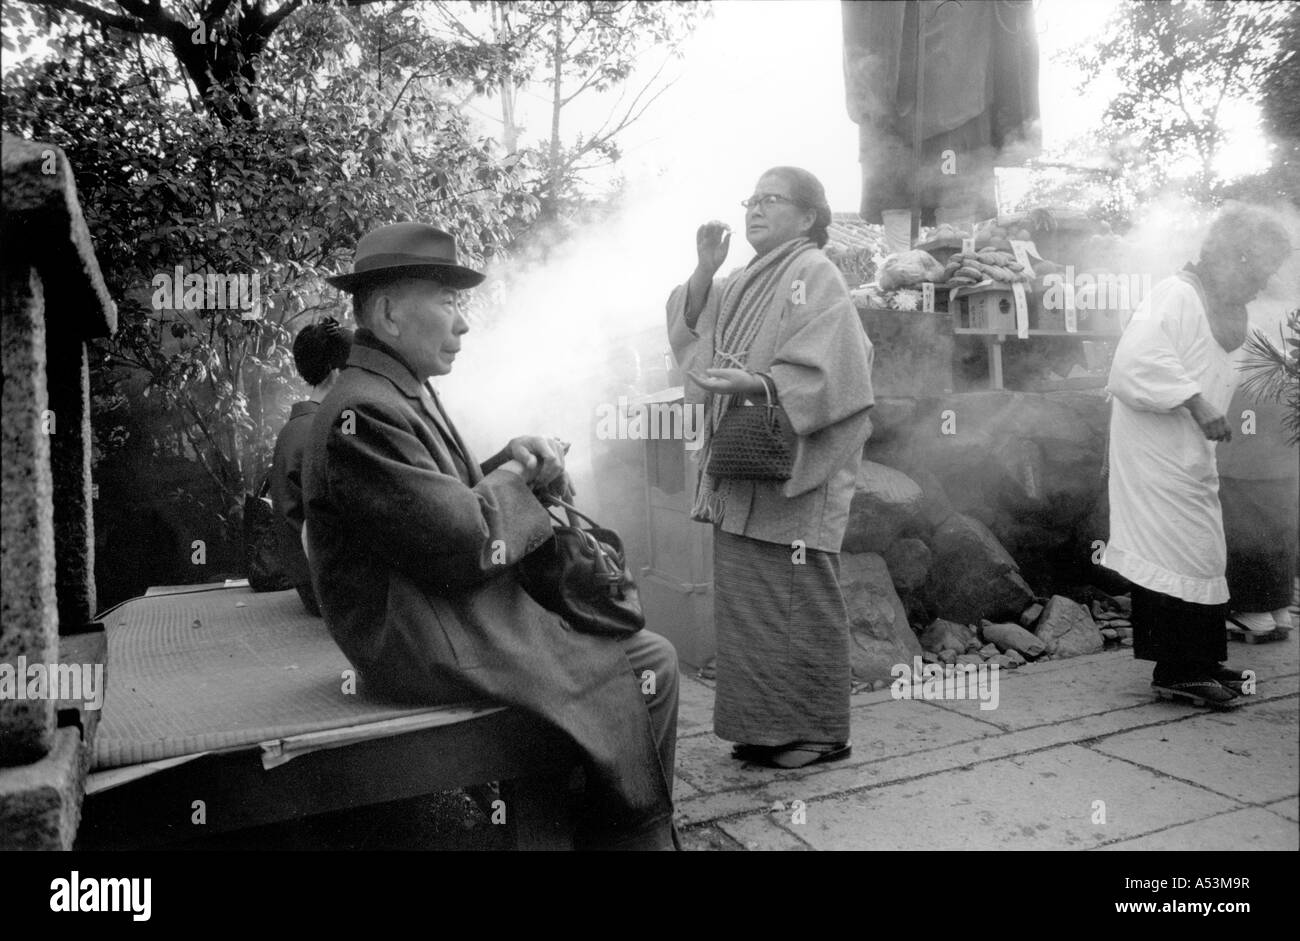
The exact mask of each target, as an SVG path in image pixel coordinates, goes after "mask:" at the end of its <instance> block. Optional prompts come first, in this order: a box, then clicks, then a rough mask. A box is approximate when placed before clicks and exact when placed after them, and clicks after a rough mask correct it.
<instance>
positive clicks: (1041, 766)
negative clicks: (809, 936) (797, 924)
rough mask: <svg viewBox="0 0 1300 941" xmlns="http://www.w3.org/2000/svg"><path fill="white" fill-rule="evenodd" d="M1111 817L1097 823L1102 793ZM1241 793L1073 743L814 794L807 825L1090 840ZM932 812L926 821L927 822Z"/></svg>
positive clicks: (1034, 842)
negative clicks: (1220, 791) (1217, 790)
mask: <svg viewBox="0 0 1300 941" xmlns="http://www.w3.org/2000/svg"><path fill="white" fill-rule="evenodd" d="M1103 794H1105V795H1115V796H1114V797H1112V798H1111V799H1110V800H1108V801H1107V804H1106V808H1105V809H1106V818H1105V819H1106V822H1105V823H1094V822H1092V821H1093V819H1094V815H1095V813H1096V805H1095V803H1094V802H1095V801H1097V800H1101V799H1104V798H1103ZM1236 807H1237V805H1236V804H1235V802H1233V801H1231V800H1229V799H1228V798H1226V797H1222V796H1220V795H1217V794H1212V793H1209V792H1208V791H1205V790H1203V789H1201V788H1197V787H1194V786H1192V785H1188V784H1183V783H1182V782H1179V781H1174V780H1171V779H1169V778H1165V777H1162V776H1160V775H1158V774H1156V773H1155V772H1152V771H1149V770H1147V769H1145V768H1139V767H1137V766H1136V765H1133V764H1130V763H1128V762H1123V761H1119V760H1117V759H1114V758H1109V757H1107V756H1105V755H1100V754H1098V753H1096V752H1094V751H1091V750H1089V749H1087V748H1083V747H1081V746H1078V745H1064V746H1061V747H1058V748H1053V749H1049V750H1047V751H1043V752H1038V753H1035V754H1029V755H1017V756H1014V757H1011V758H1006V759H1002V760H999V761H993V762H988V763H985V764H981V765H978V766H976V767H974V768H970V769H962V770H956V771H947V772H943V773H939V774H934V775H930V776H927V777H924V778H920V779H917V780H912V781H905V782H899V783H896V784H890V785H887V786H884V787H879V788H872V789H869V790H865V791H860V792H857V793H853V794H847V795H841V796H834V797H829V798H826V799H818V800H812V801H808V802H807V820H808V822H807V823H806V824H805V825H803V826H802V827H800V829H799V835H800V837H801V838H802V839H803V840H804V841H806V842H807V843H808V844H809V845H811V846H812V847H813V848H814V849H820V850H899V849H924V850H957V849H970V850H981V849H983V850H990V849H992V850H1024V849H1029V850H1053V849H1058V850H1059V849H1086V848H1091V847H1095V846H1100V845H1102V844H1105V843H1109V842H1112V841H1114V840H1116V839H1124V838H1132V837H1137V836H1141V835H1143V834H1145V833H1148V832H1150V831H1152V830H1158V829H1164V828H1167V827H1171V826H1175V825H1177V824H1180V823H1187V822H1190V821H1194V820H1201V819H1204V818H1206V817H1210V816H1213V815H1215V814H1221V813H1226V812H1227V811H1230V810H1233V809H1236ZM919 821H924V825H921V824H919V823H918V822H919Z"/></svg>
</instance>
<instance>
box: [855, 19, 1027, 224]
mask: <svg viewBox="0 0 1300 941" xmlns="http://www.w3.org/2000/svg"><path fill="white" fill-rule="evenodd" d="M843 14H844V79H845V86H846V90H847V97H848V110H849V117H851V118H852V119H853V121H854V122H855V123H857V124H858V125H859V127H860V135H861V136H860V154H859V159H860V160H861V161H862V209H861V212H862V218H863V219H865V220H867V221H868V222H880V221H881V220H882V213H885V212H892V211H902V212H910V211H911V209H912V207H913V204H914V202H915V194H914V191H913V186H914V176H913V175H914V174H916V176H915V185H917V186H919V188H920V194H919V195H920V205H921V208H922V220H921V222H922V224H925V225H931V224H933V222H934V219H935V210H939V211H940V214H941V215H943V216H945V217H950V218H951V219H953V220H965V219H971V218H980V219H983V218H989V217H991V216H994V215H996V214H997V206H996V204H995V201H994V198H993V194H994V190H993V167H994V166H995V165H997V166H1009V165H1018V164H1021V163H1023V162H1024V161H1025V160H1026V159H1027V158H1029V157H1032V156H1035V155H1036V154H1037V152H1038V149H1039V127H1038V36H1037V33H1036V32H1035V31H1034V11H1033V7H1032V6H1031V5H1030V4H1029V3H1028V2H1027V0H1025V2H1022V0H995V2H978V3H977V2H973V0H964V2H963V0H897V2H881V3H852V2H846V3H844V4H843ZM918 19H919V21H920V35H921V40H922V53H921V64H922V66H923V70H922V74H921V76H920V79H921V129H920V136H921V148H920V159H919V161H918V159H917V157H916V154H915V152H914V150H915V148H914V143H913V142H914V133H915V130H916V128H915V121H916V98H917V95H916V85H917V74H916V61H917V35H918V30H917V24H918ZM886 224H887V225H888V221H886Z"/></svg>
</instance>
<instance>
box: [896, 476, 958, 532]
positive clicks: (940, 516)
mask: <svg viewBox="0 0 1300 941" xmlns="http://www.w3.org/2000/svg"><path fill="white" fill-rule="evenodd" d="M907 475H908V476H909V477H911V478H912V479H913V480H914V481H916V485H917V486H918V487H920V488H921V520H922V522H923V523H924V528H925V533H926V535H929V534H930V533H932V532H933V531H934V530H935V528H936V527H938V526H941V525H942V524H943V521H944V520H946V519H947V518H948V517H950V516H952V515H953V514H954V513H956V512H957V511H956V510H954V509H953V506H952V501H951V500H949V499H948V494H947V493H946V492H945V491H944V489H943V484H941V483H939V478H938V477H936V476H934V474H932V473H930V472H929V471H928V470H926V469H925V468H923V467H917V466H915V465H909V466H908V469H907Z"/></svg>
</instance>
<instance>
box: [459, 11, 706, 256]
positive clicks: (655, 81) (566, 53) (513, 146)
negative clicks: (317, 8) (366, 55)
mask: <svg viewBox="0 0 1300 941" xmlns="http://www.w3.org/2000/svg"><path fill="white" fill-rule="evenodd" d="M434 7H435V8H436V10H437V17H438V21H439V22H440V23H441V25H442V28H443V29H444V30H445V31H446V33H447V34H448V35H449V36H455V37H459V38H460V39H462V40H463V41H466V42H478V43H481V44H482V45H483V46H485V47H488V48H491V49H492V50H493V51H494V53H495V56H496V60H497V61H498V62H499V63H500V64H501V71H500V73H499V74H498V81H497V87H496V89H495V92H496V97H497V99H498V100H499V103H500V106H501V122H502V128H503V129H502V138H503V142H504V144H505V146H506V148H507V150H509V151H515V150H517V149H518V148H519V147H520V146H521V145H526V140H525V138H526V136H527V135H526V128H524V127H523V126H521V124H520V122H519V119H518V117H517V114H518V111H517V106H516V99H517V96H518V94H519V93H520V92H521V91H528V90H530V88H544V89H546V94H547V99H548V101H549V107H548V109H547V113H548V118H549V121H548V124H547V127H546V133H545V134H544V135H543V136H541V137H540V138H536V139H535V144H534V146H535V147H536V152H537V154H538V158H539V162H540V165H541V168H542V172H543V178H544V185H543V187H542V189H541V199H542V207H541V212H540V218H541V219H542V220H544V221H546V222H551V223H554V222H556V221H558V218H559V217H560V216H561V215H562V214H563V213H565V212H566V211H575V210H577V209H579V208H580V207H581V204H582V202H583V196H584V193H583V185H582V184H583V182H584V180H585V179H586V177H587V175H588V174H589V173H590V172H591V171H593V170H597V169H599V168H602V167H605V166H608V165H609V164H612V163H615V162H617V161H618V159H619V158H620V157H621V155H622V152H621V149H620V146H619V138H620V136H621V135H622V134H623V132H624V131H626V130H627V129H628V128H629V127H630V126H632V125H633V124H634V123H635V122H636V121H637V120H638V119H640V118H641V116H642V115H644V114H645V113H646V111H647V110H648V109H649V108H650V107H651V106H652V105H653V104H654V102H655V101H656V100H657V99H658V98H659V96H660V95H662V94H663V93H664V92H665V91H667V89H668V88H669V87H671V84H672V78H671V77H670V76H669V75H668V74H667V70H668V67H669V65H670V63H671V62H672V61H673V60H674V59H675V58H677V57H678V56H679V55H680V49H681V43H682V42H683V41H684V40H685V39H686V37H687V36H689V35H690V33H691V31H692V30H693V29H694V28H695V26H696V25H697V24H698V22H699V20H700V19H701V18H702V17H703V16H705V15H707V13H708V10H707V7H705V6H703V5H702V4H699V3H695V2H646V0H584V2H578V3H574V2H556V0H548V2H534V3H509V2H504V3H503V2H496V0H493V2H488V3H473V4H469V5H466V4H459V3H436V4H434ZM646 63H649V64H648V65H646ZM643 65H645V70H644V72H643V73H642V76H643V77H641V78H639V79H636V80H635V81H634V77H635V76H634V73H635V72H636V69H637V68H638V66H643ZM615 90H616V91H617V92H618V96H617V98H616V99H615V100H614V102H613V103H612V104H610V105H609V106H608V110H607V111H606V112H605V114H604V119H603V121H602V122H601V123H600V124H599V125H598V126H596V127H595V128H594V129H592V130H590V131H586V132H579V133H577V134H574V135H571V136H570V135H568V134H567V133H566V130H565V128H566V121H567V120H568V115H569V114H571V113H572V110H573V106H574V105H575V104H578V103H580V102H582V101H584V100H589V99H591V98H592V97H593V96H598V95H600V94H602V93H606V92H610V91H615ZM553 228H554V227H552V230H551V231H552V232H553Z"/></svg>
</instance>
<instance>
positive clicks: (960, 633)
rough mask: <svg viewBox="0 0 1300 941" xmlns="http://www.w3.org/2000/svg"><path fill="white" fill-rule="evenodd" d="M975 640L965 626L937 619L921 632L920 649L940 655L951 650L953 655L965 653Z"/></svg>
mask: <svg viewBox="0 0 1300 941" xmlns="http://www.w3.org/2000/svg"><path fill="white" fill-rule="evenodd" d="M974 639H975V635H974V634H973V633H972V632H971V629H970V628H969V627H967V626H966V625H965V624H956V623H954V622H952V621H945V620H943V619H942V618H939V619H937V620H936V621H935V622H934V623H933V624H931V625H930V626H929V627H927V628H926V629H925V630H923V631H922V632H921V647H922V649H924V650H933V651H934V652H935V653H941V652H943V651H945V650H951V651H952V652H953V653H955V654H957V653H965V652H966V647H967V645H969V644H970V642H971V641H972V640H974Z"/></svg>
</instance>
